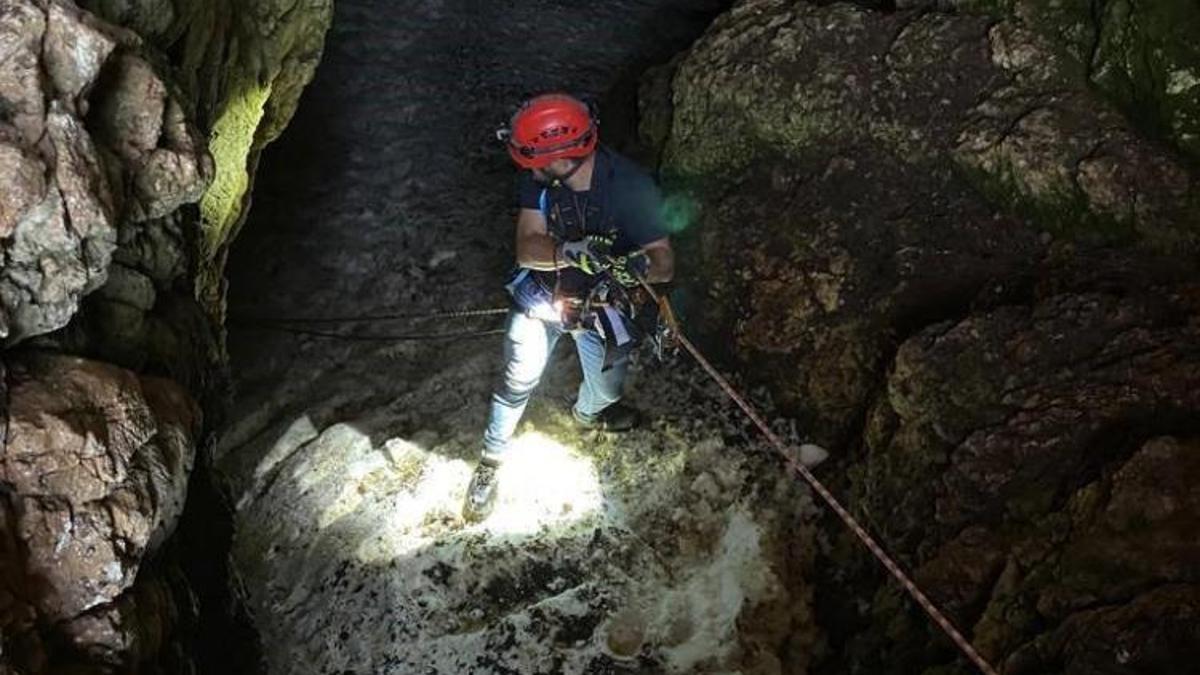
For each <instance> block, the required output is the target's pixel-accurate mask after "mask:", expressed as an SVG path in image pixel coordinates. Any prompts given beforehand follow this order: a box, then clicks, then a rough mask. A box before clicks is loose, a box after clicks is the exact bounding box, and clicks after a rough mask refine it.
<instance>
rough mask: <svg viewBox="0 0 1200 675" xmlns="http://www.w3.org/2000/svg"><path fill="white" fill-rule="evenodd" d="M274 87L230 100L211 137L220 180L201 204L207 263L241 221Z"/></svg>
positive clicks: (253, 89) (245, 92)
mask: <svg viewBox="0 0 1200 675" xmlns="http://www.w3.org/2000/svg"><path fill="white" fill-rule="evenodd" d="M270 96H271V86H270V85H267V86H261V87H260V86H252V85H251V86H246V87H245V88H244V90H243V91H241V92H240V93H237V94H235V95H233V96H231V97H230V99H229V100H228V102H227V104H226V106H225V108H224V109H223V110H222V111H221V114H220V116H219V117H218V118H217V120H216V122H215V123H214V124H213V129H212V132H211V134H210V135H209V144H208V149H209V152H210V153H212V156H213V160H214V162H215V164H216V176H215V177H214V179H213V182H212V184H211V185H210V186H209V188H208V191H207V192H205V193H204V197H203V198H202V199H201V200H200V217H201V228H202V230H203V233H204V250H203V251H202V256H203V259H204V260H205V261H210V260H212V259H213V256H214V255H215V253H216V251H217V249H218V248H219V247H220V246H221V245H222V244H223V243H224V242H225V241H226V239H227V238H228V235H229V233H230V231H231V230H232V229H233V228H234V227H235V226H236V225H237V222H238V220H239V219H240V218H241V215H242V211H243V207H244V204H245V202H246V193H247V190H248V189H249V186H250V166H249V161H250V153H251V151H252V150H253V149H254V138H255V135H256V134H257V132H258V129H259V125H260V124H261V123H262V119H263V113H264V106H265V105H266V103H267V100H268V99H269V98H270Z"/></svg>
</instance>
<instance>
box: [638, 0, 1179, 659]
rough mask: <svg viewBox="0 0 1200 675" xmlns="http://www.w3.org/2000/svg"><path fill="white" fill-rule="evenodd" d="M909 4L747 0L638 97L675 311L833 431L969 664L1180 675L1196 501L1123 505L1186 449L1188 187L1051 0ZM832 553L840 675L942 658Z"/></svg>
mask: <svg viewBox="0 0 1200 675" xmlns="http://www.w3.org/2000/svg"><path fill="white" fill-rule="evenodd" d="M901 4H905V3H901ZM916 4H917V3H907V4H906V6H907V7H913V6H915V5H916ZM919 4H920V9H919V10H904V9H903V8H901V11H896V12H882V11H871V10H868V9H863V8H860V7H856V6H852V5H848V4H831V5H828V6H816V5H813V4H809V3H804V2H800V3H796V2H781V1H776V0H751V1H747V2H742V3H739V4H738V5H737V6H736V7H735V8H734V9H733V10H732V11H731V12H730V13H728V14H727V15H725V16H723V17H722V18H721V19H719V20H718V21H717V22H716V24H714V26H713V27H712V29H710V31H709V32H708V33H707V34H706V35H705V36H704V37H703V38H702V39H701V40H700V41H699V42H698V43H697V44H696V45H695V46H694V47H693V49H692V50H690V51H689V52H687V53H685V54H684V55H683V56H682V58H681V59H680V61H679V64H678V67H677V68H676V69H675V70H674V71H666V72H660V73H658V74H657V75H655V76H653V77H652V78H650V79H649V80H647V81H646V82H645V83H644V84H643V87H642V94H643V105H644V107H645V108H646V110H647V114H646V119H647V120H648V121H649V122H650V123H649V124H648V125H647V126H646V127H645V128H644V129H643V132H644V133H645V135H646V137H647V138H648V139H649V140H650V141H652V142H656V143H657V144H658V145H659V147H660V148H661V152H662V158H663V165H662V168H663V171H664V173H665V174H667V175H668V176H670V177H671V180H672V182H673V185H674V188H675V190H676V191H677V192H678V193H679V194H680V195H694V197H692V198H691V199H692V203H691V204H688V203H687V198H686V197H680V198H679V201H680V202H682V203H683V205H684V206H685V207H690V208H681V209H680V210H679V212H680V213H683V214H686V213H689V212H693V211H696V210H697V209H696V208H694V207H697V206H698V207H699V209H698V211H699V216H697V217H695V218H693V219H692V220H688V219H686V218H683V219H680V220H679V222H678V229H679V230H680V239H681V242H682V244H681V249H682V254H681V259H685V260H686V259H689V258H690V259H698V260H700V261H702V262H701V263H700V264H699V265H695V266H692V267H691V269H699V270H703V272H702V273H697V274H694V275H692V276H691V278H690V279H688V280H687V282H688V283H687V286H688V288H689V291H690V293H691V299H690V301H689V302H688V305H689V309H690V311H689V315H690V316H689V319H690V320H691V325H693V326H694V327H695V328H697V329H702V330H703V332H705V333H706V334H707V335H709V336H711V337H713V338H717V339H720V340H723V341H726V342H725V344H729V345H731V346H732V350H731V351H732V354H731V356H732V357H733V359H734V360H735V361H736V363H737V364H738V365H739V366H740V367H741V368H742V369H743V370H744V372H747V373H751V374H753V376H754V378H755V379H756V380H757V381H759V382H762V383H763V384H766V385H767V386H768V387H770V388H771V390H772V391H773V393H774V394H775V396H776V399H777V400H778V401H779V402H780V403H781V404H782V405H784V406H785V407H786V408H787V409H788V410H789V411H790V412H791V413H792V414H794V415H796V416H797V417H798V418H799V419H800V420H802V422H803V424H802V428H804V429H806V430H807V431H808V432H809V433H811V434H812V436H813V437H814V438H816V439H817V440H819V441H821V442H823V443H826V444H829V445H832V446H833V447H835V448H838V449H840V453H839V452H835V455H838V454H840V455H841V456H842V457H843V461H844V463H845V467H846V469H847V470H848V471H847V474H848V478H849V480H847V481H845V484H844V485H843V486H842V490H843V491H844V492H846V493H847V494H849V495H850V496H851V498H852V501H853V502H854V503H855V505H856V506H857V508H858V509H859V511H860V513H862V514H863V516H864V518H865V519H866V520H868V522H871V523H873V524H874V525H873V526H874V528H875V529H876V530H877V531H879V532H880V534H881V535H882V536H883V538H884V540H885V541H886V542H887V544H888V546H889V547H890V548H892V549H894V550H895V551H896V552H897V553H898V554H900V558H901V559H902V560H904V562H905V564H906V565H907V566H908V567H909V568H910V569H913V570H914V572H915V574H916V576H917V577H918V579H919V580H920V581H921V583H922V584H923V586H924V588H925V590H926V591H928V592H929V593H930V594H931V596H933V597H934V598H935V599H936V600H937V601H938V602H940V603H942V604H943V605H945V606H946V607H947V608H948V609H949V610H950V614H951V615H952V616H953V617H954V619H955V620H956V622H957V623H958V624H959V625H960V626H962V627H964V628H966V629H967V632H968V633H969V634H971V635H973V639H974V641H975V642H976V644H977V645H979V646H980V647H981V648H982V649H983V650H984V652H985V654H986V655H987V656H988V657H989V658H990V659H992V660H993V661H994V662H996V663H998V664H1002V665H1004V666H1005V667H1006V668H1007V669H1008V671H1009V672H1014V673H1017V672H1030V673H1032V672H1044V671H1047V670H1050V671H1065V672H1079V673H1083V672H1132V671H1134V670H1137V669H1138V668H1153V667H1155V665H1154V664H1162V663H1172V662H1175V663H1178V662H1182V659H1185V658H1186V657H1187V655H1188V654H1190V653H1191V652H1190V651H1189V650H1191V649H1192V646H1191V645H1192V644H1193V641H1194V639H1195V630H1194V627H1193V625H1192V624H1189V623H1188V622H1189V621H1190V620H1191V617H1192V616H1193V612H1194V610H1193V609H1192V607H1191V605H1190V604H1189V603H1191V602H1193V599H1194V597H1195V593H1196V589H1197V587H1196V582H1197V578H1196V575H1195V573H1194V571H1193V570H1194V569H1196V568H1195V564H1196V562H1197V559H1196V549H1195V547H1194V546H1192V545H1191V544H1190V543H1186V542H1185V541H1184V539H1183V538H1181V536H1180V534H1179V533H1180V530H1178V529H1177V528H1178V527H1180V525H1179V524H1180V523H1186V522H1190V523H1195V522H1196V521H1197V519H1198V518H1200V512H1198V511H1196V509H1195V505H1194V503H1193V502H1194V500H1193V499H1192V498H1191V497H1190V496H1188V495H1189V494H1190V493H1189V491H1188V488H1187V487H1185V483H1183V482H1178V481H1177V482H1173V483H1172V482H1168V483H1166V484H1164V486H1163V494H1162V495H1161V499H1159V498H1156V499H1154V500H1151V501H1153V502H1154V503H1153V504H1147V503H1146V502H1145V501H1142V500H1141V499H1142V498H1141V497H1135V496H1134V495H1135V494H1143V495H1144V493H1139V491H1140V490H1143V489H1144V486H1145V485H1146V484H1147V481H1150V480H1153V479H1150V478H1148V476H1152V475H1158V474H1157V473H1156V472H1158V471H1165V470H1166V469H1165V468H1164V467H1166V466H1172V465H1173V466H1177V467H1179V469H1180V471H1184V472H1186V471H1190V469H1187V468H1185V467H1189V466H1190V465H1191V464H1192V463H1194V460H1195V459H1196V457H1195V452H1194V450H1195V448H1196V440H1197V434H1198V433H1200V427H1198V426H1197V425H1196V422H1195V420H1196V419H1200V417H1198V413H1200V399H1197V397H1196V395H1195V394H1194V392H1193V389H1194V388H1195V387H1194V386H1193V383H1194V382H1196V381H1197V376H1198V375H1200V372H1198V370H1197V369H1198V368H1200V353H1198V352H1197V350H1196V346H1195V345H1196V344H1197V341H1196V338H1197V326H1198V325H1200V323H1198V322H1200V306H1198V305H1197V297H1198V296H1197V286H1196V275H1195V271H1194V267H1193V261H1194V259H1195V256H1196V253H1197V250H1198V248H1197V247H1198V245H1200V238H1198V235H1200V207H1198V204H1200V186H1198V182H1200V178H1198V177H1197V174H1196V172H1195V171H1194V169H1193V168H1191V167H1190V165H1189V164H1188V162H1187V161H1186V160H1183V159H1181V157H1180V156H1179V155H1178V154H1175V153H1173V152H1171V151H1170V150H1168V149H1165V148H1164V147H1163V146H1162V145H1160V144H1158V143H1156V142H1154V141H1152V140H1148V139H1147V138H1146V137H1145V135H1144V133H1143V131H1142V130H1143V129H1144V128H1145V127H1144V125H1142V124H1141V121H1142V120H1134V121H1130V120H1129V119H1128V118H1127V117H1126V116H1125V115H1123V114H1122V112H1123V110H1122V108H1121V107H1120V106H1113V105H1112V104H1110V103H1108V102H1106V100H1105V98H1104V96H1103V95H1101V94H1098V93H1097V92H1096V91H1095V90H1094V89H1093V88H1092V86H1091V82H1098V81H1099V80H1100V79H1102V78H1101V76H1100V75H1099V74H1098V73H1099V72H1100V71H1101V70H1103V69H1104V68H1108V69H1109V70H1108V71H1106V72H1108V73H1109V75H1112V74H1113V72H1115V71H1113V70H1112V69H1113V68H1116V65H1113V64H1115V63H1116V61H1112V60H1111V59H1110V60H1108V61H1105V60H1104V59H1108V58H1109V57H1104V56H1098V55H1097V56H1095V58H1097V59H1100V61H1097V62H1096V63H1098V64H1099V63H1101V62H1103V63H1108V64H1110V65H1108V66H1103V67H1102V66H1097V68H1096V69H1094V70H1092V71H1091V72H1085V71H1084V70H1083V69H1080V68H1079V67H1078V64H1077V63H1076V62H1075V61H1073V60H1072V59H1071V58H1070V57H1069V56H1066V55H1064V54H1063V50H1062V49H1061V45H1060V43H1058V42H1057V41H1056V38H1054V36H1052V35H1051V33H1052V32H1053V31H1052V30H1051V27H1050V26H1048V25H1046V24H1044V23H1043V24H1040V25H1036V26H1035V25H1033V24H1034V23H1035V22H1034V21H1033V19H1032V18H1031V17H1032V16H1033V15H1032V14H1031V12H1032V11H1033V10H1032V9H1031V8H1032V7H1034V5H1035V4H1036V5H1037V6H1038V7H1049V6H1051V5H1053V6H1054V7H1062V6H1069V5H1072V3H1069V2H1068V3H1020V2H1017V3H1007V4H1009V5H1014V6H1015V7H1016V9H1014V10H1013V11H1014V12H1015V14H1016V15H1017V16H1018V17H1019V18H1015V19H1011V20H1003V21H997V20H996V19H995V18H994V17H992V16H985V15H983V14H978V13H972V12H968V11H964V10H965V9H968V8H967V7H965V5H967V4H968V3H932V2H927V3H919ZM1077 4H1078V3H1077ZM1083 4H1087V3H1083ZM1100 4H1101V5H1104V6H1106V7H1107V8H1108V9H1107V10H1106V11H1109V10H1111V11H1115V10H1114V8H1115V7H1116V6H1118V5H1122V4H1126V3H1116V2H1114V3H1100ZM1092 5H1093V6H1095V3H1092ZM1164 5H1172V3H1164ZM1006 6H1007V5H1006ZM1022 7H1024V8H1025V9H1024V10H1022V9H1021V8H1022ZM956 10H957V11H956ZM1139 11H1144V12H1150V11H1153V10H1139ZM1105 16H1109V15H1105ZM1112 16H1113V17H1118V16H1120V15H1118V14H1113V15H1112ZM1106 21H1107V23H1105V28H1104V31H1105V35H1112V34H1115V32H1121V34H1124V35H1127V36H1133V35H1140V36H1141V37H1139V38H1137V39H1140V40H1149V39H1150V37H1148V36H1147V34H1146V33H1145V31H1147V30H1150V28H1149V27H1148V25H1147V24H1138V23H1136V22H1135V21H1134V18H1133V17H1130V16H1126V18H1125V19H1120V20H1119V19H1117V18H1112V19H1111V20H1110V19H1106ZM1122 21H1127V23H1122ZM1171 30H1173V28H1172V29H1171ZM1172 35H1173V33H1171V32H1170V31H1168V32H1167V33H1163V34H1162V35H1160V36H1159V37H1161V38H1162V39H1164V40H1176V38H1175V37H1172ZM1114 39H1115V38H1114ZM1129 39H1133V38H1132V37H1130V38H1129ZM1155 39H1157V38H1155ZM1176 44H1177V41H1176ZM1187 48H1188V49H1191V48H1192V47H1191V46H1190V45H1189V46H1188V47H1187ZM1101 51H1103V50H1101ZM1156 54H1157V53H1156ZM1112 58H1115V57H1112ZM1169 58H1174V57H1173V56H1171V55H1156V56H1153V57H1150V58H1148V62H1147V63H1146V64H1141V65H1138V66H1137V67H1139V68H1140V67H1142V66H1143V65H1144V66H1145V67H1147V68H1150V69H1151V70H1153V71H1154V72H1158V71H1159V70H1161V69H1177V64H1172V63H1169V62H1167V60H1169ZM1123 63H1125V62H1123ZM1089 77H1090V78H1091V79H1090V81H1089ZM1131 77H1133V79H1134V80H1137V81H1139V82H1140V81H1141V80H1140V79H1139V77H1140V76H1136V75H1134V76H1131ZM1181 77H1183V76H1181ZM1139 86H1140V85H1139ZM663 92H669V93H670V96H669V97H667V96H664V95H663ZM1162 100H1163V101H1166V100H1167V99H1165V98H1164V99H1162ZM1170 100H1171V101H1174V103H1171V104H1170V105H1171V106H1174V105H1176V104H1178V105H1179V110H1178V113H1172V115H1173V116H1174V117H1173V118H1172V119H1185V118H1186V117H1187V116H1188V115H1190V114H1194V113H1195V112H1196V111H1197V109H1198V108H1196V107H1192V106H1188V105H1183V104H1182V103H1181V100H1182V99H1170ZM1163 105H1164V106H1166V105H1167V104H1166V103H1164V104H1163ZM1151 108H1153V106H1151ZM1151 108H1145V107H1143V108H1142V109H1143V110H1148V109H1151ZM1153 109H1154V110H1165V109H1166V108H1163V107H1160V108H1153ZM1172 110H1174V108H1172ZM1126 112H1127V110H1126ZM664 120H669V123H665V122H664ZM1185 126H1186V125H1185ZM1186 138H1187V136H1186V133H1184V132H1180V134H1178V135H1176V139H1177V140H1178V141H1179V143H1180V144H1181V145H1185V144H1186V143H1185V141H1186ZM1134 476H1137V477H1138V478H1134ZM1144 496H1146V497H1147V498H1148V497H1149V495H1144ZM1149 512H1153V513H1154V515H1153V516H1150V515H1148V514H1149ZM1134 523H1137V524H1138V525H1137V526H1135V525H1134ZM1149 541H1155V542H1158V543H1156V544H1154V545H1148V544H1144V543H1135V542H1149ZM849 549H850V543H849V542H848V540H846V548H845V549H843V548H841V547H840V546H839V547H835V548H834V553H833V554H831V555H832V557H831V559H829V560H827V561H825V562H824V564H827V565H828V566H829V567H830V568H848V569H851V570H854V569H858V570H859V572H858V573H857V574H855V573H850V572H847V571H846V570H845V569H842V571H841V572H840V573H839V574H838V575H831V577H830V583H831V584H832V585H833V586H834V587H839V586H840V588H841V589H842V590H841V591H833V590H830V591H828V593H829V597H830V598H831V599H830V600H829V601H826V602H823V603H822V604H819V605H818V613H819V616H818V621H819V622H821V621H822V620H823V621H824V622H825V623H824V624H823V626H824V627H825V628H826V630H827V631H829V633H830V634H831V635H833V636H834V639H833V645H832V647H833V649H832V653H834V654H836V655H837V656H836V658H837V659H838V660H839V663H840V664H842V665H841V666H840V667H849V668H851V669H854V668H858V669H861V670H862V672H919V671H920V669H921V668H927V667H931V666H934V665H936V664H939V663H945V662H947V661H949V660H951V659H952V658H953V655H952V653H951V652H949V651H947V643H945V642H944V641H941V640H939V638H937V637H936V636H934V629H931V628H930V627H929V625H928V623H927V621H926V620H925V618H924V617H923V615H921V614H919V613H918V612H916V610H912V609H911V608H909V607H908V606H907V605H906V604H905V603H904V602H903V601H901V600H900V598H899V596H898V595H897V594H896V593H895V592H893V591H891V590H882V591H880V592H879V593H878V594H874V595H872V591H871V589H874V588H876V587H877V585H878V575H877V572H876V570H875V568H874V567H871V566H870V565H871V564H872V563H871V562H870V561H869V560H867V559H865V558H864V557H860V556H859V554H857V553H853V554H850V553H846V551H847V550H849ZM1123 552H1124V553H1123ZM1135 552H1136V553H1135ZM856 566H861V567H856ZM819 567H820V565H819ZM853 598H858V599H859V600H861V602H862V605H863V606H864V607H867V609H866V610H865V611H861V612H860V609H861V608H856V607H854V602H855V601H854V600H853ZM822 612H823V613H824V617H822V616H821V613H822ZM1152 621H1159V622H1161V623H1162V625H1164V626H1170V628H1167V629H1165V630H1162V631H1157V630H1151V629H1147V628H1145V626H1148V625H1151V624H1150V623H1149V622H1152ZM839 636H843V637H839ZM847 663H848V664H849V666H845V664H847Z"/></svg>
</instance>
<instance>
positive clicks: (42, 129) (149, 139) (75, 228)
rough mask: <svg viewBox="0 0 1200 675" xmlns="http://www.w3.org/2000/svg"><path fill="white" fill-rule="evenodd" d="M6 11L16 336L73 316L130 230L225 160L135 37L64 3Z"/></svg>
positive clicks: (3, 298) (14, 3)
mask: <svg viewBox="0 0 1200 675" xmlns="http://www.w3.org/2000/svg"><path fill="white" fill-rule="evenodd" d="M4 9H5V11H4V13H3V14H0V56H2V57H3V58H4V60H5V63H6V67H5V70H4V73H3V74H2V75H0V98H2V99H3V100H4V101H5V109H6V111H8V115H7V117H8V119H11V126H8V125H0V177H3V178H4V179H5V182H6V185H11V186H12V190H11V191H8V190H6V193H5V196H4V197H3V200H2V204H0V249H2V250H3V253H4V255H5V265H4V268H3V270H2V271H0V310H2V311H0V334H2V335H3V337H4V340H5V343H6V344H14V343H16V342H19V341H21V340H24V339H27V338H29V337H31V336H35V335H40V334H43V333H47V332H50V331H53V330H56V329H58V328H61V327H63V326H64V325H66V324H67V322H68V321H69V320H70V318H71V316H72V315H73V314H74V313H75V312H76V310H77V309H78V307H79V302H80V299H81V298H82V297H83V296H84V295H86V294H87V293H90V292H91V291H94V290H95V289H97V288H99V287H100V286H101V285H103V284H104V282H105V280H106V278H107V273H108V266H109V263H110V261H111V259H112V256H113V252H114V250H115V249H116V247H117V242H118V239H119V230H120V229H121V228H122V227H124V226H126V224H127V223H130V222H135V221H138V220H145V219H149V218H157V217H161V216H164V215H166V214H168V213H171V212H172V211H174V210H176V209H177V208H178V207H179V206H181V205H182V204H185V203H189V202H195V201H196V200H198V199H199V198H200V195H201V194H202V192H203V189H204V187H205V186H206V185H207V184H208V182H209V180H210V178H211V175H212V164H211V159H210V158H209V157H208V155H207V153H206V151H205V150H204V148H203V147H202V142H201V139H200V136H199V135H198V132H197V131H196V130H195V129H194V127H193V126H192V125H191V124H190V123H189V122H188V120H187V119H186V117H185V115H184V113H183V107H182V106H181V104H180V103H179V101H178V100H177V98H176V97H174V96H173V95H171V94H170V93H169V92H168V90H167V89H168V88H167V86H166V85H165V84H164V82H163V80H162V79H161V78H160V76H159V75H158V74H157V73H156V71H155V69H154V68H152V67H151V66H150V64H149V62H148V61H147V60H146V59H144V58H143V57H142V56H141V55H140V54H139V53H138V40H137V38H136V36H134V35H132V34H130V33H129V32H128V31H124V30H122V29H120V28H118V27H116V26H112V25H108V24H105V23H103V22H102V21H100V20H98V19H96V18H95V17H92V16H91V15H89V14H87V13H86V12H83V11H81V10H79V9H78V8H76V7H75V6H74V5H72V4H70V3H67V2H64V1H62V0H54V1H52V2H48V3H35V2H31V1H30V0H11V1H10V2H8V3H6V4H5V7H4ZM10 65H11V67H9V66H10ZM42 69H44V70H45V72H46V73H47V77H46V78H41V77H39V73H40V72H41V70H42ZM47 102H48V103H47ZM127 185H128V186H131V187H132V189H127V187H126V186H127ZM127 196H128V197H131V199H126V197H127Z"/></svg>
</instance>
